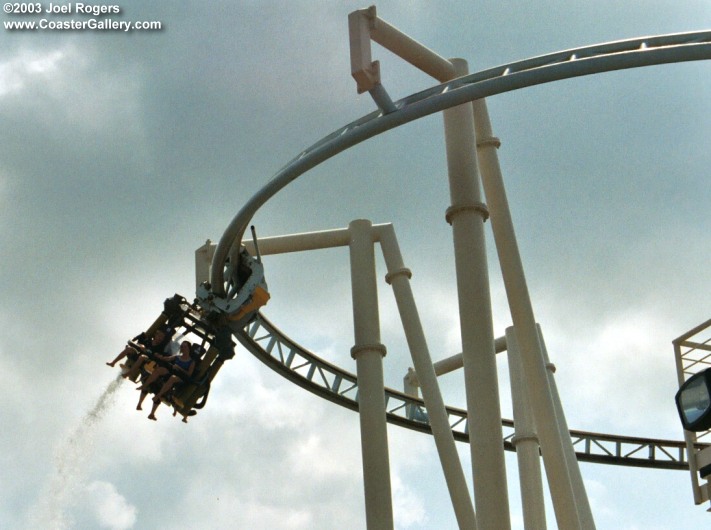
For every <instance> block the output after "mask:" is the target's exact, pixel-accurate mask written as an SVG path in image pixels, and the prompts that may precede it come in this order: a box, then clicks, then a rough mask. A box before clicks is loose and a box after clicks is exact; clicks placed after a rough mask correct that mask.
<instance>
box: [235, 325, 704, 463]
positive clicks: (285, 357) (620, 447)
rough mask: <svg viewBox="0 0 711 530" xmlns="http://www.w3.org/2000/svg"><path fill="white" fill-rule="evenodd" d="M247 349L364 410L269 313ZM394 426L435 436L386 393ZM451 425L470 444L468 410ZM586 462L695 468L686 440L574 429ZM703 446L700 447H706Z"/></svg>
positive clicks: (240, 333) (349, 386)
mask: <svg viewBox="0 0 711 530" xmlns="http://www.w3.org/2000/svg"><path fill="white" fill-rule="evenodd" d="M233 332H234V334H235V336H236V337H237V339H238V340H239V341H240V342H241V343H242V345H243V346H244V347H245V348H247V350H249V351H250V353H252V354H253V355H254V356H255V357H257V358H258V359H259V360H260V361H262V362H263V363H264V364H266V365H267V366H269V367H270V368H271V369H272V370H274V371H276V372H277V373H279V374H280V375H282V376H283V377H285V378H286V379H288V380H289V381H291V382H292V383H295V384H297V385H299V386H300V387H302V388H304V389H306V390H308V391H310V392H313V393H314V394H316V395H317V396H320V397H322V398H324V399H327V400H329V401H332V402H333V403H336V404H338V405H341V406H344V407H347V408H349V409H351V410H354V411H357V410H358V379H357V378H356V376H355V375H354V374H352V373H350V372H347V371H345V370H343V369H341V368H339V367H338V366H335V365H333V364H331V363H328V362H326V361H324V360H323V359H321V358H320V357H318V356H317V355H315V354H313V353H311V352H310V351H309V350H307V349H305V348H303V347H302V346H299V345H298V344H297V343H295V342H294V341H293V340H291V339H290V338H289V337H287V336H286V335H284V334H283V333H282V332H281V331H279V329H278V328H276V327H275V326H274V325H273V324H272V323H271V322H269V321H268V320H267V319H266V318H265V317H264V316H263V315H261V314H260V315H257V318H256V320H254V321H253V322H252V323H251V324H249V325H248V326H247V327H246V328H244V329H239V328H236V327H235V328H233ZM385 407H386V413H387V420H388V422H389V423H393V424H395V425H400V426H401V427H406V428H408V429H413V430H416V431H420V432H424V433H431V432H432V430H431V428H430V424H429V421H428V417H427V412H426V410H425V404H424V402H423V401H422V400H421V399H418V398H415V397H413V396H410V395H408V394H404V393H403V392H398V391H397V390H392V389H390V388H386V389H385ZM447 415H448V417H449V425H450V427H451V428H452V434H453V435H454V438H455V439H456V440H459V441H461V442H467V443H468V442H469V435H468V433H467V421H466V420H467V412H466V411H465V410H462V409H458V408H454V407H447ZM502 423H503V427H504V447H505V448H506V450H508V451H514V450H515V448H514V445H513V443H512V438H513V436H514V428H513V421H512V420H507V419H505V420H503V422H502ZM570 435H571V437H572V439H573V445H574V447H575V449H576V454H577V456H578V459H579V460H580V461H584V462H593V463H599V464H614V465H622V466H634V467H653V468H661V469H689V464H688V460H687V455H686V442H683V441H681V442H677V441H673V440H657V439H649V438H636V437H630V436H616V435H610V434H601V433H594V432H585V431H570ZM701 447H702V445H699V448H701Z"/></svg>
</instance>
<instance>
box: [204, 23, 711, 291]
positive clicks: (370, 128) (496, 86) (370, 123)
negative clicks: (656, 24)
mask: <svg viewBox="0 0 711 530" xmlns="http://www.w3.org/2000/svg"><path fill="white" fill-rule="evenodd" d="M708 59H711V31H698V32H692V33H677V34H672V35H660V36H654V37H644V38H638V39H631V40H624V41H616V42H608V43H605V44H598V45H594V46H587V47H583V48H575V49H571V50H566V51H562V52H556V53H552V54H548V55H543V56H540V57H534V58H531V59H526V60H523V61H517V62H513V63H509V64H506V65H502V66H498V67H496V68H491V69H488V70H483V71H481V72H477V73H474V74H470V75H467V76H464V77H460V78H457V79H454V80H452V81H450V82H448V83H443V84H441V85H437V86H435V87H432V88H430V89H427V90H424V91H422V92H418V93H416V94H413V95H411V96H408V97H406V98H404V99H402V100H400V101H398V102H397V103H396V104H395V106H396V108H397V110H396V111H394V112H390V113H388V114H385V113H383V112H382V111H380V110H378V111H375V112H372V113H370V114H368V115H366V116H363V117H362V118H360V119H358V120H355V121H353V122H351V123H349V124H348V125H345V126H344V127H341V128H340V129H338V130H336V131H334V132H333V133H331V134H329V135H328V136H325V137H324V138H322V139H321V140H319V141H318V142H316V143H315V144H313V145H312V146H311V147H309V148H308V149H306V150H304V151H302V152H301V153H300V154H299V155H298V156H296V157H295V158H294V159H293V160H291V161H290V162H289V163H288V164H286V165H285V166H284V167H283V168H282V169H281V170H280V171H279V172H277V174H276V175H274V177H272V179H271V180H270V181H269V182H268V183H267V184H266V185H265V186H264V187H263V188H262V189H260V190H259V191H258V192H257V193H256V194H255V195H254V196H252V197H251V198H250V199H249V200H248V201H247V202H246V203H245V205H244V206H243V207H242V209H241V210H240V211H239V212H237V215H235V217H234V218H233V219H232V221H231V222H230V224H229V225H228V227H227V229H226V230H225V232H224V234H223V236H222V238H221V239H220V241H219V243H218V244H217V248H216V249H215V256H214V259H213V262H212V267H211V271H210V272H211V278H212V279H213V289H216V294H218V295H223V294H224V265H225V261H226V260H227V257H228V254H229V251H230V248H231V247H232V245H233V244H235V243H236V244H239V243H240V242H241V241H242V237H243V235H244V232H245V231H246V229H247V227H248V226H249V223H250V220H251V219H252V217H254V214H255V213H256V212H257V210H259V208H261V207H262V206H263V205H264V204H265V203H266V202H267V201H268V200H269V199H271V198H272V197H273V196H274V195H276V194H277V193H278V192H279V191H280V190H282V189H283V188H284V187H285V186H287V185H288V184H289V183H291V182H292V181H294V180H295V179H297V178H298V177H299V176H301V175H302V174H304V173H306V172H307V171H309V170H310V169H313V168H314V167H316V166H317V165H319V164H320V163H322V162H324V161H326V160H328V159H329V158H332V157H334V156H335V155H337V154H339V153H341V152H343V151H345V150H346V149H348V148H350V147H353V146H354V145H357V144H359V143H361V142H363V141H365V140H367V139H369V138H372V137H374V136H377V135H378V134H381V133H383V132H386V131H389V130H391V129H394V128H396V127H399V126H400V125H404V124H406V123H409V122H411V121H415V120H417V119H419V118H423V117H425V116H429V115H430V114H434V113H437V112H441V111H443V110H445V109H448V108H451V107H455V106H457V105H461V104H463V103H468V102H470V101H473V100H475V99H481V98H486V97H489V96H493V95H496V94H503V93H505V92H510V91H513V90H518V89H520V88H526V87H531V86H535V85H541V84H545V83H550V82H553V81H560V80H563V79H571V78H574V77H580V76H585V75H591V74H599V73H603V72H611V71H615V70H623V69H628V68H637V67H643V66H652V65H660V64H669V63H678V62H686V61H699V60H708Z"/></svg>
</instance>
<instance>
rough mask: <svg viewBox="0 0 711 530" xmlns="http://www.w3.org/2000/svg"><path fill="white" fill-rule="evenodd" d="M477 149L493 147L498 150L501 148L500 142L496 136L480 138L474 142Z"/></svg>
mask: <svg viewBox="0 0 711 530" xmlns="http://www.w3.org/2000/svg"><path fill="white" fill-rule="evenodd" d="M476 146H477V147H495V148H496V149H498V148H499V147H501V140H499V139H498V138H497V137H496V136H489V137H488V138H481V139H479V140H477V142H476Z"/></svg>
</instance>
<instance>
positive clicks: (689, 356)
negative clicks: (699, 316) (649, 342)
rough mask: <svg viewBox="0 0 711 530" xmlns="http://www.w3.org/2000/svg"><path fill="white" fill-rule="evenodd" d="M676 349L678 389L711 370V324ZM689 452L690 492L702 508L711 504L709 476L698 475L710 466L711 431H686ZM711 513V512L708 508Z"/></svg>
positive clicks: (681, 339) (689, 334) (693, 332)
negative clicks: (688, 380)
mask: <svg viewBox="0 0 711 530" xmlns="http://www.w3.org/2000/svg"><path fill="white" fill-rule="evenodd" d="M672 344H673V345H674V360H675V361H676V373H677V380H678V381H679V386H681V385H682V384H683V383H684V381H686V380H687V379H688V378H689V377H691V376H692V375H694V374H696V373H698V372H700V371H702V370H705V369H707V368H711V320H707V321H706V322H704V323H703V324H701V325H699V326H696V327H695V328H693V329H691V330H689V331H687V332H686V333H684V334H683V335H682V336H680V337H678V338H677V339H674V341H672ZM684 439H685V440H686V450H687V452H688V455H689V472H690V473H691V488H692V490H693V492H694V502H695V503H696V504H701V503H704V502H706V501H711V482H709V480H708V479H709V475H706V476H705V477H704V478H701V477H700V476H699V471H700V470H702V469H703V468H708V466H709V465H711V447H705V446H704V445H702V444H703V442H706V443H708V442H709V439H711V431H705V432H699V433H697V432H691V431H687V430H684ZM709 511H711V508H709Z"/></svg>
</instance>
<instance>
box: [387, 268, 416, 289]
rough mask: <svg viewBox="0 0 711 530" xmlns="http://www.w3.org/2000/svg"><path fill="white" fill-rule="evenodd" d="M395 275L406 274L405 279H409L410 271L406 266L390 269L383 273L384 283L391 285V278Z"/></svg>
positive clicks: (410, 277)
mask: <svg viewBox="0 0 711 530" xmlns="http://www.w3.org/2000/svg"><path fill="white" fill-rule="evenodd" d="M396 276H407V279H408V280H411V279H412V271H411V270H410V269H408V268H407V267H402V268H401V269H397V270H394V271H391V272H389V273H387V274H386V275H385V283H387V284H388V285H392V283H393V278H395V277H396Z"/></svg>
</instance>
